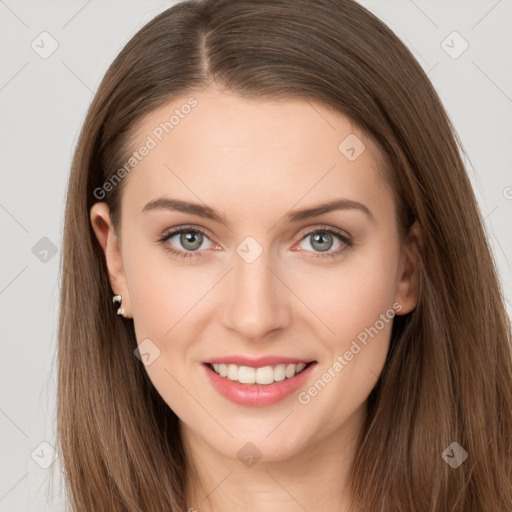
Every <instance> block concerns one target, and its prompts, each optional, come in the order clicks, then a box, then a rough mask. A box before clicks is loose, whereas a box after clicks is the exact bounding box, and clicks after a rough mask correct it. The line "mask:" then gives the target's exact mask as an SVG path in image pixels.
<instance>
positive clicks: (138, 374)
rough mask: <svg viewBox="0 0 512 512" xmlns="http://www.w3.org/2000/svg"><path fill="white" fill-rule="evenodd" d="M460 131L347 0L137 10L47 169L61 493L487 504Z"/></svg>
mask: <svg viewBox="0 0 512 512" xmlns="http://www.w3.org/2000/svg"><path fill="white" fill-rule="evenodd" d="M458 144H460V143H459V142H458V138H457V135H456V133H455V132H454V130H453V127H452V126H451V124H450V122H449V120H448V117H447V115H446V113H445V111H444V109H443V107H442V105H441V103H440V100H439V98H438V96H437V94H436V92H435V90H434V88H433V87H432V85H431V83H430V82H429V81H428V79H427V77H426V75H425V73H424V72H423V70H422V69H421V67H420V66H419V65H418V63H417V62H416V61H415V59H414V58H413V57H412V55H411V54H410V52H409V51H408V50H407V49H406V48H405V46H404V45H403V44H402V43H401V42H400V40H399V39H398V38H397V37H396V36H395V35H394V34H393V33H392V32H391V31H390V30H389V29H388V28H387V27H386V26H385V25H384V24H383V23H382V22H381V21H379V20H378V19H377V18H376V17H375V16H373V15H372V14H371V13H369V12H368V11H367V10H366V9H364V8H363V7H361V6H360V5H358V4H357V3H355V2H352V1H347V0H344V1H334V0H322V1H319V2H306V1H302V0H300V1H297V2H286V1H263V2H262V1H254V0H242V1H237V2H235V1H229V0H217V1H189V2H182V3H180V4H177V5H175V6H173V7H171V8H170V9H168V10H166V11H164V12H163V13H161V14H160V15H159V16H157V17H156V18H155V19H153V20H152V21H151V22H149V23H148V24H147V25H146V26H145V27H143V28H142V29H141V30H140V31H139V32H138V33H137V34H136V35H135V36H134V37H133V38H132V40H131V41H130V42H129V43H128V44H127V45H126V46H125V48H124V49H123V50H122V51H121V53H120V54H119V56H118V57H117V58H116V59H115V61H114V62H113V64H112V65H111V67H110V69H109V70H108V72H107V73H106V75H105V78H104V80H103V81H102V83H101V85H100V87H99V89H98V92H97V93H96V96H95V98H94V100H93V102H92V105H91V107H90V110H89V112H88V115H87V118H86V120H85V122H84V126H83V129H82V132H81V135H80V139H79V141H78V145H77V148H76V153H75V157H74V161H73V165H72V170H71V176H70V182H69V190H68V200H67V207H66V219H65V230H64V250H63V260H62V268H63V270H65V271H66V272H63V276H62V298H61V317H60V328H59V390H58V400H59V402H58V436H59V441H60V449H61V457H62V459H63V467H64V471H65V473H66V481H67V484H68V488H69V493H70V498H71V501H72V503H73V507H74V510H77V511H82V510H83V511H85V510H112V511H114V510H115V511H128V510H130V511H134V510H140V511H142V510H144V511H148V510H154V511H161V510H173V511H175V510H176V511H178V510H191V509H192V510H200V511H203V510H204V511H212V510H223V509H225V510H238V509H242V508H243V509H244V510H266V511H272V510H280V511H287V510H298V509H300V508H301V507H302V509H305V510H323V511H324V512H325V511H329V510H337V511H349V510H350V511H381V512H384V511H386V512H387V511H404V512H405V511H407V512H410V511H432V512H434V511H436V512H440V511H452V512H453V511H461V512H462V511H464V512H466V511H472V512H473V511H475V512H476V511H488V510H493V511H505V510H511V509H512V485H511V480H512V443H511V434H512V411H511V404H512V391H511V390H512V364H511V357H510V343H511V340H510V324H509V321H508V317H507V315H506V311H505V308H504V304H503V298H502V295H501V291H500V287H499V281H498V278H497V275H496V270H495V267H494V263H493V259H492V257H491V254H490V250H489V247H488V245H487V242H486V238H485V234H484V230H483V223H482V218H481V216H480V213H479V211H478V208H477V203H476V200H475V196H474V194H473V191H472V189H471V185H470V182H469V180H468V177H467V175H466V172H465V169H464V166H463V163H462V161H461V158H460V154H459V145H458ZM322 245H323V246H324V247H322ZM116 313H117V314H116Z"/></svg>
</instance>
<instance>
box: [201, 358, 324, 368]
mask: <svg viewBox="0 0 512 512" xmlns="http://www.w3.org/2000/svg"><path fill="white" fill-rule="evenodd" d="M312 362H314V360H313V359H298V358H295V357H284V356H264V357H257V358H252V357H247V356H226V357H214V358H213V359H208V360H207V361H204V363H206V364H236V365H237V366H250V367H252V368H263V367H264V366H277V365H278V364H300V363H304V364H308V363H312Z"/></svg>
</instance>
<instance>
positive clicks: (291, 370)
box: [201, 361, 317, 407]
mask: <svg viewBox="0 0 512 512" xmlns="http://www.w3.org/2000/svg"><path fill="white" fill-rule="evenodd" d="M316 365H317V362H316V361H311V362H309V363H305V362H301V363H286V364H277V365H275V366H270V365H266V366H260V367H253V366H244V365H237V364H234V363H229V364H226V363H203V364H201V367H202V368H204V370H205V372H206V377H207V379H208V381H209V383H210V384H211V385H212V387H213V388H214V389H215V390H216V391H217V393H219V394H220V395H221V396H222V397H224V398H226V399H228V400H229V401H231V402H233V403H235V404H238V405H243V406H246V407H265V406H269V405H272V404H275V403H277V402H280V401H281V400H284V399H285V398H287V397H289V396H290V395H291V394H292V393H294V392H295V391H297V390H298V389H299V388H301V387H302V386H304V384H305V383H306V381H307V379H308V378H309V377H310V375H311V374H312V372H313V371H314V368H315V366H316Z"/></svg>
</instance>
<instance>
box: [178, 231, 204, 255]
mask: <svg viewBox="0 0 512 512" xmlns="http://www.w3.org/2000/svg"><path fill="white" fill-rule="evenodd" d="M194 239H195V240H194ZM180 243H181V244H182V245H183V247H185V248H186V249H189V250H191V251H195V250H196V249H198V248H199V247H201V243H202V235H201V233H199V232H197V231H187V232H185V233H182V234H181V237H180ZM187 244H191V245H192V246H190V245H187Z"/></svg>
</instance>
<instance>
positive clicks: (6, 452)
mask: <svg viewBox="0 0 512 512" xmlns="http://www.w3.org/2000/svg"><path fill="white" fill-rule="evenodd" d="M173 3H175V2H163V1H155V0H151V1H148V0H145V1H142V0H140V1H133V0H131V1H127V0H107V1H103V2H100V1H99V0H89V1H85V0H71V1H70V0H68V1H64V0H60V1H48V0H47V1H40V2H36V1H35V0H32V1H23V0H21V1H18V2H16V1H14V0H5V1H3V0H0V38H1V43H0V52H1V63H2V66H1V69H0V102H1V103H0V109H1V110H0V113H1V123H0V137H1V147H2V151H1V153H0V164H1V165H0V168H1V189H0V224H1V229H2V251H1V263H0V312H1V315H2V318H1V322H2V324H1V325H2V331H1V335H2V338H1V345H0V347H1V348H0V365H1V367H0V372H1V378H2V381H1V388H0V389H1V394H0V432H1V438H0V439H1V445H0V446H1V453H0V511H3V512H6V511H9V512H13V511H34V512H35V511H37V512H42V511H57V510H59V511H62V510H64V502H65V500H64V498H63V496H62V494H61V491H60V490H59V482H60V480H59V476H60V466H59V460H58V459H57V460H55V462H54V463H53V464H51V465H50V466H49V468H48V469H44V468H43V467H41V465H43V466H45V465H47V464H49V463H51V461H52V448H51V446H54V445H55V442H54V439H55V379H56V361H55V353H56V334H57V318H58V297H59V283H58V266H59V262H58V260H59V258H60V251H61V234H62V223H63V210H64V201H65V189H66V185H67V178H68V173H69V165H70V161H71V156H72V152H73V150H74V147H75V144H76V141H77V137H78V133H79V129H80V126H81V123H82V121H83V119H84V116H85V113H86V110H87V108H88V105H89V103H90V102H91V100H92V97H93V93H94V91H95V90H96V88H97V86H98V84H99V82H100V80H101V77H102V76H103V74H104V73H105V71H106V69H107V68H108V66H109V64H110V62H111V61H112V60H113V59H114V58H115V56H116V55H117V53H118V52H119V51H120V50H121V48H122V47H123V46H124V44H125V43H126V42H127V41H128V39H129V38H130V37H131V36H132V35H133V34H134V33H135V32H136V31H137V30H138V29H139V28H140V27H142V26H143V25H144V24H145V23H146V22H147V21H149V20H150V19H151V18H153V17H154V16H155V15H156V14H158V13H159V12H161V11H162V10H164V9H165V8H166V7H169V6H170V5H172V4H173ZM361 3H362V4H363V5H365V6H366V7H367V8H369V9H370V10H371V11H372V12H374V13H375V14H376V15H377V16H378V17H379V18H381V19H382V20H383V21H384V22H385V23H387V24H388V25H389V26H390V27H391V28H392V29H393V30H394V31H395V32H396V33H397V35H398V36H399V37H400V38H401V39H402V40H403V41H404V42H405V44H406V45H407V46H408V47H409V48H410V49H411V50H412V51H413V53H414V54H415V55H416V58H417V59H418V60H419V62H420V64H421V65H422V66H423V68H424V69H425V70H426V71H427V72H428V75H429V77H430V79H431V80H432V82H433V84H434V86H435V87H436V89H437V91H438V92H439V95H440V97H441V99H442V101H443V102H444V105H445V107H446V109H447V111H448V113H449V115H450V118H451V119H452V121H453V123H454V125H455V127H456V129H457V131H458V133H459V135H460V137H461V140H462V143H463V145H464V148H465V150H466V152H467V153H468V156H469V161H467V162H466V164H467V168H468V172H469V174H470V177H471V180H472V182H473V185H474V188H475V191H476V194H477V197H478V200H479V203H480V207H481V210H482V212H483V215H484V216H485V223H486V228H487V230H488V234H489V239H490V242H491V244H492V248H493V251H494V254H495V257H496V262H497V265H498V268H499V272H500V275H501V278H502V283H503V287H504V291H505V294H506V296H507V308H508V311H509V314H510V313H511V312H512V304H511V302H510V291H511V289H512V269H511V265H510V258H511V254H512V236H511V234H510V233H511V230H510V224H511V220H512V172H511V160H512V155H511V150H510V147H511V143H512V137H511V135H512V115H511V114H512V39H511V38H510V27H512V1H511V0H499V1H496V0H478V1H467V0H466V1H463V0H457V1H455V0H452V1H446V0H444V1H441V0H437V1H427V0H421V1H420V0H414V1H413V0H394V1H391V0H372V1H369V0H364V1H362V2H361ZM45 31H46V32H48V33H49V34H50V36H51V37H50V36H46V35H43V36H41V35H40V34H41V33H42V32H45ZM454 31H456V32H458V33H459V34H460V36H458V35H457V34H455V35H454V34H453V32H454ZM52 39H53V40H55V41H56V43H57V44H58V48H57V49H56V51H55V52H54V53H53V54H51V55H50V56H48V57H47V58H42V57H41V53H42V52H44V51H49V50H50V49H51V44H52ZM464 40H465V41H466V42H467V44H468V45H469V46H468V48H467V50H466V51H464V52H463V53H462V54H460V55H458V54H459V53H460V51H461V50H462V49H463V48H464V45H465V43H464ZM443 41H444V43H443ZM53 44H55V43H53ZM31 45H34V47H35V48H37V52H36V51H35V50H34V49H33V48H32V46H31ZM38 52H39V53H38ZM450 53H451V55H450ZM454 57H457V58H454ZM41 239H44V240H42V241H41ZM46 239H47V240H46ZM52 249H53V251H54V252H55V254H53V252H52ZM45 251H47V252H45ZM41 443H43V444H41ZM44 443H47V444H44ZM52 471H53V473H54V480H55V483H56V486H55V488H54V491H53V496H52V495H51V494H52V493H51V489H50V488H49V476H50V473H51V472H52ZM48 495H49V496H48Z"/></svg>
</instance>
